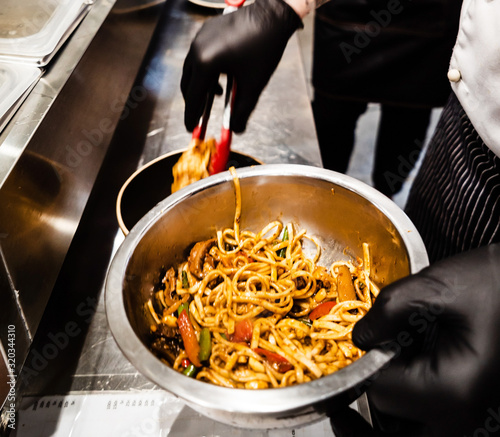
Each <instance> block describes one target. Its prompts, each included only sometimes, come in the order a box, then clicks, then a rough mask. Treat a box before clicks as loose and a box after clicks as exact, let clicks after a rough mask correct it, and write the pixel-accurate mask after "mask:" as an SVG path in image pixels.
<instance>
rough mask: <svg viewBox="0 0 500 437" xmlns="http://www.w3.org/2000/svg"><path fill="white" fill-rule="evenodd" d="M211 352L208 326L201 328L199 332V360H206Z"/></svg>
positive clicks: (210, 337)
mask: <svg viewBox="0 0 500 437" xmlns="http://www.w3.org/2000/svg"><path fill="white" fill-rule="evenodd" d="M211 353H212V336H211V334H210V330H209V329H208V328H203V329H202V330H201V333H200V354H199V357H200V361H206V360H208V359H209V358H210V354H211Z"/></svg>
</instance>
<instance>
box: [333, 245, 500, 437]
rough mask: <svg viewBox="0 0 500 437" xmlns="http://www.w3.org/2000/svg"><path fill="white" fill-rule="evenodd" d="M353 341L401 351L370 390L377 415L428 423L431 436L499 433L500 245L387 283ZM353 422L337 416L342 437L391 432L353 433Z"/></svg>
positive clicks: (359, 430)
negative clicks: (392, 282)
mask: <svg viewBox="0 0 500 437" xmlns="http://www.w3.org/2000/svg"><path fill="white" fill-rule="evenodd" d="M353 341H354V343H355V344H356V345H357V346H358V347H360V348H362V349H365V350H369V349H372V348H375V347H378V346H381V345H385V346H384V347H391V348H394V349H396V350H397V351H398V352H399V353H398V356H397V357H396V358H395V359H394V360H393V361H392V362H391V363H390V364H389V365H388V366H387V368H386V369H383V370H382V371H381V372H380V373H379V374H378V376H376V377H375V378H374V379H373V381H372V382H371V384H370V386H369V388H368V395H369V399H370V401H371V404H372V406H373V407H374V408H375V409H376V410H377V411H379V412H382V413H383V414H387V415H391V416H394V417H397V418H403V419H407V420H411V421H415V422H419V423H421V424H425V425H426V426H427V430H428V431H427V433H426V434H424V435H433V436H439V437H445V436H450V437H453V436H460V437H462V436H471V437H472V436H493V435H500V245H498V244H496V245H490V246H488V247H484V248H480V249H476V250H473V251H470V252H468V253H463V254H460V255H458V256H455V257H452V258H448V259H446V260H443V261H440V262H439V263H436V264H434V265H432V266H430V267H428V268H427V269H424V270H423V271H421V272H420V273H417V274H415V275H413V276H410V277H408V278H405V279H402V280H400V281H398V282H396V283H394V284H391V285H389V286H387V287H386V288H384V289H383V290H382V291H381V293H380V295H379V297H378V298H377V300H376V302H375V304H374V305H373V308H372V309H371V310H370V311H369V312H368V314H367V315H366V316H365V317H364V318H363V319H362V320H360V321H359V322H358V323H357V324H356V326H355V327H354V330H353ZM347 414H348V415H350V420H351V423H353V421H352V420H353V419H352V414H353V413H352V412H347ZM346 417H347V416H342V415H341V414H336V415H334V416H333V417H332V427H333V429H334V431H336V435H337V436H338V437H343V436H346V435H351V436H369V435H389V434H375V433H372V432H370V431H369V430H368V429H367V428H363V425H362V424H361V423H360V422H358V421H356V425H355V426H354V427H353V426H351V427H350V428H349V424H348V423H346V420H345V419H346ZM353 429H356V430H357V431H353ZM401 431H402V433H400V434H398V435H405V436H408V435H409V433H408V432H405V430H404V429H402V430H401Z"/></svg>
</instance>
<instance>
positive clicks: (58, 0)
mask: <svg viewBox="0 0 500 437" xmlns="http://www.w3.org/2000/svg"><path fill="white" fill-rule="evenodd" d="M92 3H93V0H79V1H75V0H24V1H22V2H20V1H19V0H2V8H1V9H2V11H1V13H0V61H7V62H16V63H27V64H32V65H37V66H44V65H46V64H47V63H48V62H49V61H50V59H52V57H53V56H54V54H55V53H56V52H57V49H58V48H59V47H60V46H61V45H62V44H63V43H64V41H66V39H67V38H68V36H69V35H70V34H71V32H72V31H73V30H74V29H75V27H76V26H77V25H78V24H79V23H80V21H81V20H82V18H83V17H84V16H85V14H86V13H87V12H88V10H89V9H90V7H91V5H92Z"/></svg>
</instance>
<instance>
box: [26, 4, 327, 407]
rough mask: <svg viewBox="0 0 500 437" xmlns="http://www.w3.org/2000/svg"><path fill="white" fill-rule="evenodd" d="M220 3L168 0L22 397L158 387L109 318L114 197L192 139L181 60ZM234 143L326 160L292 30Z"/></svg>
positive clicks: (115, 237)
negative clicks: (132, 358) (138, 173)
mask: <svg viewBox="0 0 500 437" xmlns="http://www.w3.org/2000/svg"><path fill="white" fill-rule="evenodd" d="M217 13H220V10H214V9H206V8H203V7H200V6H196V5H194V4H192V3H189V2H188V1H187V0H168V1H167V3H166V5H165V6H164V8H163V12H162V15H161V17H160V20H159V24H158V26H157V29H156V32H155V34H154V36H153V40H152V43H151V45H150V47H149V49H148V52H147V55H146V58H145V62H144V63H143V66H142V69H141V71H140V72H139V74H138V76H137V78H136V81H135V84H134V85H133V86H132V88H131V90H130V94H129V96H128V100H126V101H125V100H124V102H123V103H124V107H123V112H121V114H120V116H119V118H120V121H119V123H118V125H117V128H116V130H115V131H114V132H113V137H112V141H111V143H110V146H109V148H108V152H107V155H106V157H105V160H104V163H103V165H102V167H101V169H100V173H99V175H98V177H97V179H96V182H95V184H94V188H93V190H92V193H91V196H90V198H89V200H88V202H87V205H86V208H85V211H84V213H83V216H82V219H81V220H80V222H79V224H78V229H77V231H76V234H75V236H74V238H73V241H72V244H71V246H70V248H69V251H68V254H67V256H66V259H65V261H64V264H63V266H62V269H61V273H60V274H59V276H58V279H57V282H56V284H55V287H54V289H53V292H52V295H51V298H50V301H49V302H48V305H47V308H46V310H45V311H44V314H43V317H42V319H41V322H40V325H39V327H38V330H37V333H36V336H35V338H34V341H33V344H32V348H31V352H30V354H29V355H28V358H27V360H26V364H25V366H24V370H23V373H22V374H21V376H20V380H19V381H20V385H19V387H18V397H19V400H21V399H22V398H23V397H28V396H35V397H36V396H46V395H64V394H67V393H89V392H90V393H93V392H96V391H97V392H103V391H108V392H117V391H118V392H129V393H130V392H131V391H136V390H156V387H155V386H154V385H153V384H152V383H150V382H149V381H147V380H146V379H145V378H143V377H142V376H141V375H139V374H138V373H137V372H136V371H135V369H134V368H133V367H132V366H131V365H130V364H129V363H128V361H127V360H126V359H125V358H124V357H123V355H122V354H121V352H120V351H119V349H118V348H117V346H116V345H115V343H114V340H113V339H112V337H111V335H110V333H109V330H108V327H107V324H106V318H105V309H104V305H103V283H104V280H105V275H106V270H107V267H108V265H109V262H110V260H111V258H112V256H113V253H114V250H115V249H116V247H117V245H118V244H120V242H121V241H122V239H123V236H122V235H121V233H120V231H119V228H118V224H117V221H116V217H115V211H114V207H115V200H116V195H117V193H118V191H119V188H120V186H121V185H122V184H123V182H124V181H125V180H126V178H127V177H128V176H129V175H130V174H131V173H132V172H133V171H134V170H135V169H136V168H138V167H139V166H140V165H142V164H144V163H146V162H148V161H150V160H152V159H154V158H156V157H157V156H160V155H162V154H164V153H167V152H170V151H173V150H178V149H181V148H185V147H186V146H187V145H188V143H189V140H190V134H189V133H188V132H186V130H185V128H184V124H183V109H184V104H183V100H182V96H181V93H180V87H179V83H180V77H181V71H182V64H183V60H184V57H185V55H186V53H187V50H188V47H189V44H190V42H191V40H192V39H193V37H194V35H195V33H196V31H197V30H198V29H199V27H200V26H201V24H202V23H203V21H204V20H205V19H207V18H208V17H210V16H212V15H214V14H217ZM130 43H131V44H133V38H131V42H130ZM116 68H119V67H116ZM107 74H113V73H112V72H110V71H108V72H107ZM222 106H223V102H222V98H220V99H216V102H215V103H214V107H213V110H212V116H211V118H210V123H209V128H208V135H209V136H210V135H212V136H216V137H218V136H219V132H220V127H221V123H222V121H221V120H222ZM46 134H47V133H46ZM233 149H234V150H237V151H241V152H243V153H246V154H248V155H251V156H253V157H255V158H257V159H259V160H261V161H263V162H264V163H301V164H310V165H315V166H321V158H320V154H319V149H318V144H317V141H316V136H315V130H314V124H313V119H312V112H311V109H310V105H309V99H308V95H307V87H306V79H305V75H304V71H303V66H302V62H301V54H300V48H299V44H298V40H297V38H296V37H295V36H294V37H293V38H292V39H291V40H290V42H289V44H288V47H287V50H286V52H285V55H284V56H283V59H282V61H281V63H280V65H279V67H278V70H277V71H276V73H275V75H274V76H273V78H272V79H271V82H270V83H269V85H268V87H267V88H266V89H265V91H264V93H263V95H262V96H261V99H260V101H259V104H258V106H257V109H256V110H255V112H254V113H253V115H252V117H251V119H250V122H249V125H248V128H247V131H246V132H245V133H244V134H241V135H235V136H234V137H233ZM151 189H154V187H151Z"/></svg>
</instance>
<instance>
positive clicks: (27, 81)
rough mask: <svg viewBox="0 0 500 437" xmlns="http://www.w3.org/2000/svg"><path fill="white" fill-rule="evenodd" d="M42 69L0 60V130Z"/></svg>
mask: <svg viewBox="0 0 500 437" xmlns="http://www.w3.org/2000/svg"><path fill="white" fill-rule="evenodd" d="M42 72H43V71H42V69H40V68H38V67H34V66H29V65H22V64H8V63H2V62H0V132H1V131H2V130H3V128H4V127H5V125H6V124H7V123H8V122H9V120H10V119H11V117H12V116H13V115H14V113H15V112H16V111H17V109H18V108H19V106H20V105H21V103H22V102H23V100H24V99H25V98H26V96H27V95H28V94H29V92H30V91H31V90H32V89H33V87H34V86H35V85H36V83H37V82H38V79H40V76H41V75H42Z"/></svg>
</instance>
